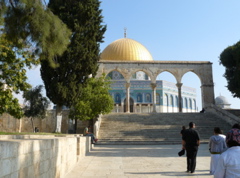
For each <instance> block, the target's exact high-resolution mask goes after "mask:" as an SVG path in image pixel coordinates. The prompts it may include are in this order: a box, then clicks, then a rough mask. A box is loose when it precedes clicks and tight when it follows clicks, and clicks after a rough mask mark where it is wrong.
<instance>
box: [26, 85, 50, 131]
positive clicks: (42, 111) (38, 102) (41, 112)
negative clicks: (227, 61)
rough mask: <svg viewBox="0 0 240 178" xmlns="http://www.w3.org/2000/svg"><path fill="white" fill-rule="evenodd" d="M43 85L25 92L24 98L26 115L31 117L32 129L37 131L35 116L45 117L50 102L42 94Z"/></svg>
mask: <svg viewBox="0 0 240 178" xmlns="http://www.w3.org/2000/svg"><path fill="white" fill-rule="evenodd" d="M42 88H43V86H42V85H39V86H36V87H35V88H32V89H30V90H28V91H25V92H24V94H23V98H24V102H25V103H24V104H25V106H24V108H23V110H24V115H25V116H26V117H29V118H31V122H32V129H33V132H35V129H34V128H35V127H34V124H33V118H40V119H44V118H45V116H46V111H47V108H48V106H49V104H50V102H49V101H48V99H47V98H46V97H44V96H43V95H42V93H41V92H42Z"/></svg>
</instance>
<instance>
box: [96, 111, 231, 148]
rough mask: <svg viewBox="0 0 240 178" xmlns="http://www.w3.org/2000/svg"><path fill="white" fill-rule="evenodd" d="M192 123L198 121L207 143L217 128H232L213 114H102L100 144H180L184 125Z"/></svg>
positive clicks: (202, 135) (202, 140) (201, 136)
mask: <svg viewBox="0 0 240 178" xmlns="http://www.w3.org/2000/svg"><path fill="white" fill-rule="evenodd" d="M189 122H195V123H196V130H197V131H198V132H199V134H200V138H201V142H202V143H208V141H209V137H210V136H211V135H213V128H214V127H220V128H221V129H222V130H223V132H224V133H226V132H227V131H228V130H229V129H230V128H231V126H230V125H229V124H228V123H226V122H225V121H223V120H222V119H221V118H220V117H219V116H217V115H215V114H212V113H151V114H135V113H134V114H133V113H112V114H108V115H104V116H102V122H101V126H100V131H99V136H98V137H99V138H98V139H99V141H98V143H97V144H132V145H133V144H181V135H180V131H181V128H182V126H183V125H184V126H186V128H188V124H189Z"/></svg>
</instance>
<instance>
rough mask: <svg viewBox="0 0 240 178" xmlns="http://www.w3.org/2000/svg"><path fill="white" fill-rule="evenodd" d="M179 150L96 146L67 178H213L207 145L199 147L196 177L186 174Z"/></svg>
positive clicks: (176, 148)
mask: <svg viewBox="0 0 240 178" xmlns="http://www.w3.org/2000/svg"><path fill="white" fill-rule="evenodd" d="M180 150H181V145H95V146H94V148H93V149H92V151H91V152H90V153H89V154H88V155H87V156H86V157H85V158H82V160H81V161H80V162H79V163H78V165H77V166H76V167H75V168H74V169H73V170H72V171H71V172H70V173H68V174H67V175H66V177H65V178H80V177H81V178H93V177H94V178H152V177H153V178H155V177H161V178H166V177H171V178H174V177H181V178H185V177H191V178H197V177H201V178H202V177H204V178H213V176H211V175H209V167H210V154H209V151H208V145H207V144H202V145H200V147H199V151H198V156H197V166H196V170H195V173H194V174H191V173H186V172H185V171H186V156H185V155H184V156H182V157H179V156H178V155H177V153H178V152H179V151H180Z"/></svg>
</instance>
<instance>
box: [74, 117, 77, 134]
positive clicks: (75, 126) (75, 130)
mask: <svg viewBox="0 0 240 178" xmlns="http://www.w3.org/2000/svg"><path fill="white" fill-rule="evenodd" d="M77 121H78V120H77V119H75V124H74V132H75V134H76V133H77Z"/></svg>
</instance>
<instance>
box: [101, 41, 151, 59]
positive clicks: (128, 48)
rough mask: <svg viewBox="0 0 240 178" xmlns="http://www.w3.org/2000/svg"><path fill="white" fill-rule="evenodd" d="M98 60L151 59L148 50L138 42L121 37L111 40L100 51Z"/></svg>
mask: <svg viewBox="0 0 240 178" xmlns="http://www.w3.org/2000/svg"><path fill="white" fill-rule="evenodd" d="M100 60H108V61H153V59H152V56H151V54H150V53H149V51H148V50H147V49H146V48H145V47H144V46H143V45H142V44H141V43H139V42H137V41H135V40H132V39H129V38H122V39H119V40H116V41H114V42H112V43H111V44H110V45H108V46H107V47H106V48H105V49H104V50H103V52H102V54H101V56H100Z"/></svg>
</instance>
